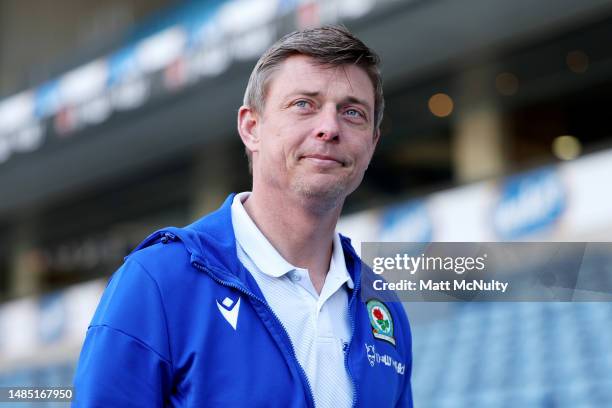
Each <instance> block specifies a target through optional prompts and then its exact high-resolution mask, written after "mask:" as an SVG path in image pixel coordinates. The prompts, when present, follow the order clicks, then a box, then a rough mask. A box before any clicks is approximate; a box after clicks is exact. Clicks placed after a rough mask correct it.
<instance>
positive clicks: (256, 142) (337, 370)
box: [75, 27, 412, 407]
mask: <svg viewBox="0 0 612 408" xmlns="http://www.w3.org/2000/svg"><path fill="white" fill-rule="evenodd" d="M377 64H378V57H377V56H376V55H375V54H374V53H373V52H372V51H371V50H369V49H368V48H367V47H366V46H365V45H364V44H363V43H362V42H361V41H360V40H358V39H357V38H355V37H354V36H353V35H352V34H350V33H349V32H348V31H347V30H346V29H344V28H339V27H325V28H319V29H312V30H306V31H302V32H295V33H292V34H290V35H288V36H286V37H284V38H282V39H281V40H279V42H277V43H276V44H275V45H273V46H272V47H271V48H270V49H269V50H268V51H267V52H266V53H265V54H264V55H263V56H262V57H261V58H260V60H259V62H258V63H257V65H256V66H255V68H254V70H253V73H252V74H251V77H250V79H249V83H248V86H247V89H246V93H245V98H244V105H243V106H242V107H241V108H240V109H239V111H238V132H239V134H240V137H241V138H242V141H243V142H244V144H245V146H246V151H247V155H248V156H249V162H250V165H251V168H252V174H253V189H252V192H250V193H249V192H245V193H241V194H238V195H235V196H234V195H232V196H230V197H229V198H228V199H227V200H226V202H225V203H224V204H223V206H222V207H221V208H220V209H219V210H217V211H216V212H214V213H212V214H210V215H208V216H206V217H204V218H203V219H201V220H199V221H197V222H196V223H194V224H192V225H190V226H188V227H186V228H184V229H179V228H166V229H164V230H161V231H158V232H156V233H154V234H152V235H151V236H149V238H147V239H146V240H145V241H144V242H143V243H142V244H140V246H139V247H138V248H136V250H135V251H134V252H133V253H132V254H131V255H130V256H128V257H127V258H126V262H125V264H124V265H123V266H122V267H121V268H120V269H119V271H117V273H116V274H115V275H114V276H113V278H112V280H111V281H110V283H109V285H108V287H107V289H106V291H105V293H104V296H103V298H102V300H101V302H100V305H99V307H98V310H97V312H96V314H95V316H94V318H93V321H92V323H91V326H90V327H89V329H88V333H87V338H86V340H85V344H84V346H83V351H82V353H81V358H80V361H79V364H78V368H77V373H76V379H75V388H76V390H75V394H76V403H75V405H76V406H100V407H111V406H113V407H114V406H117V407H128V406H135V407H140V406H142V407H154V406H174V407H187V406H188V407H208V406H211V407H313V406H317V407H332V406H333V407H351V406H359V407H370V406H376V407H411V406H412V394H411V387H410V370H411V366H412V357H411V337H410V329H409V326H408V320H407V318H406V316H405V313H404V311H403V309H402V306H401V304H399V303H387V304H385V303H383V302H380V301H378V300H375V299H371V300H368V301H367V302H364V301H363V300H362V299H361V297H360V294H361V273H362V272H361V261H360V260H359V258H358V257H357V255H356V254H355V251H354V250H353V248H352V247H351V245H350V241H349V240H348V239H347V238H345V237H342V236H340V235H339V234H338V233H336V232H335V226H336V222H337V220H338V217H339V216H340V212H341V209H342V205H343V203H344V200H345V198H346V197H347V195H348V194H350V193H351V192H352V191H354V190H355V189H356V188H357V186H358V185H359V183H360V182H361V180H362V178H363V174H364V172H365V170H366V168H367V167H368V164H369V162H370V159H371V157H372V154H373V152H374V148H375V146H376V143H377V142H378V139H379V136H380V131H379V126H380V122H381V118H382V112H383V104H384V101H383V95H382V85H381V79H380V74H379V71H378V67H377ZM364 273H365V272H364Z"/></svg>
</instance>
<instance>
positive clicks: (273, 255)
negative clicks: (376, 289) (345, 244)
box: [232, 191, 354, 289]
mask: <svg viewBox="0 0 612 408" xmlns="http://www.w3.org/2000/svg"><path fill="white" fill-rule="evenodd" d="M250 194H251V193H250V192H249V191H245V192H242V193H239V194H236V196H235V197H234V201H233V202H232V224H233V227H234V233H235V235H236V241H237V242H238V245H240V246H241V247H242V249H243V250H244V252H245V253H246V254H247V256H248V257H249V258H251V260H252V261H253V262H254V263H255V265H257V267H258V268H259V269H260V270H261V271H262V272H263V273H265V274H266V275H268V276H271V277H275V278H279V277H281V276H283V275H285V274H287V273H289V272H291V271H294V270H296V269H299V268H298V267H296V266H294V265H292V264H290V263H289V262H287V261H286V260H285V258H283V257H282V255H281V254H279V253H278V251H277V250H276V249H275V248H274V247H273V246H272V244H271V243H270V241H268V239H267V238H266V237H265V235H264V234H263V233H262V232H261V231H260V230H259V228H257V225H255V223H254V222H253V220H252V219H251V217H250V216H249V214H247V212H246V210H245V209H244V206H243V205H242V203H243V202H244V201H245V200H246V199H247V198H248V197H249V195H250ZM331 274H333V275H336V274H338V276H339V280H340V281H342V282H343V283H344V282H346V284H347V286H348V287H349V288H351V289H353V287H354V283H353V280H352V279H351V276H350V275H349V273H348V271H347V270H346V262H345V259H344V251H343V250H342V243H341V242H340V235H339V234H338V233H337V232H336V233H334V241H333V250H332V257H331V263H330V268H329V272H328V276H327V277H326V279H327V278H329V277H330V276H329V275H331Z"/></svg>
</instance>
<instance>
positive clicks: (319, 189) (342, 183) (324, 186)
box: [293, 176, 351, 205]
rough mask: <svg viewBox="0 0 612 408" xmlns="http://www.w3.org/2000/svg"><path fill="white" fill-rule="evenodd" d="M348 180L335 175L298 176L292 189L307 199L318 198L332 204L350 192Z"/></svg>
mask: <svg viewBox="0 0 612 408" xmlns="http://www.w3.org/2000/svg"><path fill="white" fill-rule="evenodd" d="M348 181H349V180H346V179H344V178H340V179H339V178H337V177H333V178H332V177H327V176H323V177H309V179H308V180H306V179H305V178H299V179H297V180H295V182H294V183H293V190H294V191H295V192H297V193H298V194H299V195H301V196H303V197H304V198H307V199H318V200H321V201H326V202H330V204H334V205H335V203H337V202H338V200H344V198H345V197H346V196H347V195H348V194H350V192H351V189H350V187H349V186H350V183H349V182H348Z"/></svg>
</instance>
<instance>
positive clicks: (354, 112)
mask: <svg viewBox="0 0 612 408" xmlns="http://www.w3.org/2000/svg"><path fill="white" fill-rule="evenodd" d="M345 113H346V114H348V115H349V116H352V117H362V116H363V115H362V114H361V112H359V111H358V110H357V109H348V110H347V111H346V112H345Z"/></svg>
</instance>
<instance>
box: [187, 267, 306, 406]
mask: <svg viewBox="0 0 612 408" xmlns="http://www.w3.org/2000/svg"><path fill="white" fill-rule="evenodd" d="M193 265H194V266H195V267H196V268H198V269H200V270H201V271H204V272H206V273H207V274H208V275H209V276H210V277H211V278H212V279H213V280H214V281H215V282H217V283H219V284H220V285H223V286H226V287H228V288H233V289H236V290H237V291H239V292H242V293H244V294H245V295H247V296H249V297H251V298H253V299H255V300H257V301H258V302H259V303H261V304H262V305H263V306H264V307H265V308H266V309H267V310H268V311H269V312H270V314H271V315H272V316H274V319H276V322H277V323H278V324H279V325H280V327H281V328H282V329H283V333H284V334H285V336H286V338H287V339H289V344H291V355H292V357H293V360H294V362H295V363H296V364H297V366H298V368H299V372H300V375H301V376H302V380H303V381H304V382H305V383H306V385H307V386H308V399H309V402H310V406H311V407H313V408H314V407H315V403H314V394H313V392H312V387H311V386H310V381H308V377H307V376H306V371H304V368H303V367H302V365H301V364H300V362H299V361H298V359H297V356H296V354H295V349H294V348H293V344H292V343H291V339H290V338H289V334H288V332H287V329H286V328H285V326H284V325H283V322H281V321H280V319H279V318H278V316H277V315H276V313H274V311H273V310H272V308H271V307H270V305H268V302H266V301H265V300H263V299H260V298H259V297H258V296H257V295H255V294H254V293H252V292H250V291H248V290H247V289H246V288H244V287H242V286H239V285H236V284H233V283H230V282H226V281H223V280H221V279H219V278H217V277H216V276H215V274H214V273H213V272H212V271H210V270H208V269H206V268H205V267H204V266H203V265H200V264H199V263H197V262H193Z"/></svg>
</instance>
